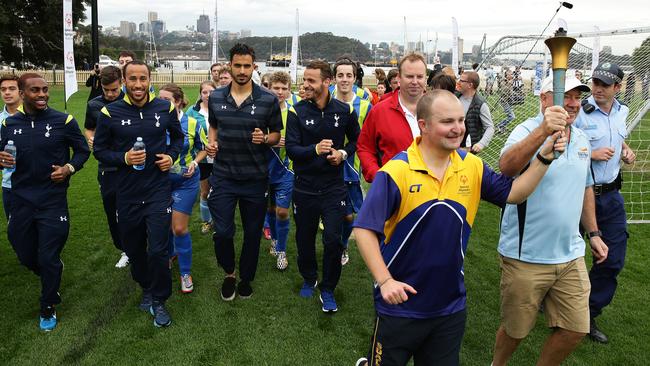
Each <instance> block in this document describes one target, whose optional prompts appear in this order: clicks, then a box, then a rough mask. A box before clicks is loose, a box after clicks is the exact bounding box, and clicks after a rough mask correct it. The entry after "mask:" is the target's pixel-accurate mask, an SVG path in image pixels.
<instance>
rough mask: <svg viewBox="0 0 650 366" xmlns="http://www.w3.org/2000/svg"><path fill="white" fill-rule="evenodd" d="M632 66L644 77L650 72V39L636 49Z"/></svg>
mask: <svg viewBox="0 0 650 366" xmlns="http://www.w3.org/2000/svg"><path fill="white" fill-rule="evenodd" d="M632 65H633V66H634V71H636V73H637V74H638V75H644V74H645V73H646V72H648V71H650V37H648V38H646V39H645V40H643V42H642V43H641V46H639V47H637V48H635V49H634V52H633V53H632Z"/></svg>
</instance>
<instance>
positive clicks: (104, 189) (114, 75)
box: [84, 66, 129, 268]
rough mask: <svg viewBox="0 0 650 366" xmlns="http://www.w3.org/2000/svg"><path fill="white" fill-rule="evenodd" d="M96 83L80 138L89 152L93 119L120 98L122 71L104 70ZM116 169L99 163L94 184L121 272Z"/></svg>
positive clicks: (122, 257)
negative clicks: (98, 87)
mask: <svg viewBox="0 0 650 366" xmlns="http://www.w3.org/2000/svg"><path fill="white" fill-rule="evenodd" d="M99 83H100V84H101V88H102V94H101V95H100V96H98V97H96V98H93V99H91V100H89V101H88V105H87V106H86V120H85V121H84V135H86V140H88V146H90V148H91V149H92V148H93V142H94V138H95V129H96V128H97V119H98V118H99V115H100V114H101V110H102V108H104V106H105V105H106V104H108V103H112V102H114V101H116V100H118V99H122V98H123V97H124V93H123V92H122V89H121V86H122V71H121V70H120V68H119V67H117V66H106V67H104V68H103V69H102V71H101V72H100V73H99ZM116 170H117V167H114V166H107V165H105V164H102V163H101V162H100V163H99V164H98V166H97V181H98V182H99V192H100V194H101V196H102V204H103V206H104V213H105V214H106V220H107V221H108V229H109V231H110V233H111V238H112V239H113V245H114V246H115V248H117V249H118V250H119V251H120V252H122V254H121V255H120V259H119V260H118V261H117V264H115V267H117V268H124V267H126V266H127V265H128V264H129V257H128V256H127V255H126V253H124V250H123V249H122V243H121V241H120V235H119V232H118V230H117V221H116V219H117V218H116V216H115V210H116V206H115V205H116V194H117V184H116V182H115V171H116Z"/></svg>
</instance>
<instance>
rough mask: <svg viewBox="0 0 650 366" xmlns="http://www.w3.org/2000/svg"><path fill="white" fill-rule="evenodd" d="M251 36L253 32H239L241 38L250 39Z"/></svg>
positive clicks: (245, 30)
mask: <svg viewBox="0 0 650 366" xmlns="http://www.w3.org/2000/svg"><path fill="white" fill-rule="evenodd" d="M252 35H253V32H252V31H251V30H250V29H242V30H241V38H246V37H250V36H252Z"/></svg>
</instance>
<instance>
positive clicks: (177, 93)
mask: <svg viewBox="0 0 650 366" xmlns="http://www.w3.org/2000/svg"><path fill="white" fill-rule="evenodd" d="M160 90H165V91H168V92H170V93H172V97H174V100H175V101H177V102H179V104H180V107H181V109H185V107H187V100H186V99H185V93H184V92H183V89H181V87H179V86H178V85H176V84H173V83H169V84H165V85H163V86H162V88H160Z"/></svg>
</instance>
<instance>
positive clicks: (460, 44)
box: [458, 37, 464, 64]
mask: <svg viewBox="0 0 650 366" xmlns="http://www.w3.org/2000/svg"><path fill="white" fill-rule="evenodd" d="M463 43H464V41H463V39H462V38H460V37H458V62H460V63H461V64H462V63H463Z"/></svg>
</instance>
